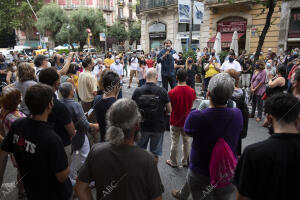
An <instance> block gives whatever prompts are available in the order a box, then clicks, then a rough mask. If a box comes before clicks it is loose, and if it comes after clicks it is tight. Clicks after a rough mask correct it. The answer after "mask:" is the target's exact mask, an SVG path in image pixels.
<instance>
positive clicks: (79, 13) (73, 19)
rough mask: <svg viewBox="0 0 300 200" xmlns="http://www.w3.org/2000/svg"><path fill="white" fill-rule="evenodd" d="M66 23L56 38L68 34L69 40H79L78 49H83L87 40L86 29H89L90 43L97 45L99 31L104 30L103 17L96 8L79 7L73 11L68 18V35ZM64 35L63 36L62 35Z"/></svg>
mask: <svg viewBox="0 0 300 200" xmlns="http://www.w3.org/2000/svg"><path fill="white" fill-rule="evenodd" d="M66 28H67V25H64V26H63V28H62V29H61V32H60V33H59V34H58V39H59V38H60V39H65V40H66V38H67V37H68V36H69V37H70V41H71V42H79V46H80V47H79V50H82V49H83V46H84V44H85V43H86V41H87V36H88V33H87V32H86V29H87V28H89V29H91V32H92V35H93V36H92V38H91V43H93V44H98V45H99V33H101V32H104V31H105V19H104V17H103V13H102V11H99V10H96V9H87V8H81V9H78V10H76V11H75V12H73V13H72V14H71V16H70V20H69V31H67V32H68V33H69V35H67V34H64V32H65V33H66ZM62 36H64V37H62Z"/></svg>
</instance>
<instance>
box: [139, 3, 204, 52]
mask: <svg viewBox="0 0 300 200" xmlns="http://www.w3.org/2000/svg"><path fill="white" fill-rule="evenodd" d="M137 13H138V17H139V19H140V20H141V29H142V30H141V45H142V49H143V50H144V51H145V52H149V51H150V50H151V49H152V48H154V49H156V50H159V49H161V48H162V47H163V41H164V40H166V39H169V40H171V41H172V42H173V46H174V45H175V43H178V42H179V43H181V45H182V49H183V50H186V49H187V44H188V39H189V24H184V23H179V18H178V1H177V0H159V1H158V0H141V1H140V5H139V7H137ZM204 19H206V22H207V21H208V19H209V13H208V12H205V14H204ZM204 24H205V22H204ZM204 24H202V25H201V26H200V25H194V26H193V34H192V35H193V37H192V47H193V49H195V48H197V47H199V45H200V44H201V43H202V40H204V38H208V37H209V35H208V29H207V28H206V29H205V28H204V29H203V30H202V26H203V25H204ZM200 30H201V34H202V35H201V34H200ZM200 46H201V45H200Z"/></svg>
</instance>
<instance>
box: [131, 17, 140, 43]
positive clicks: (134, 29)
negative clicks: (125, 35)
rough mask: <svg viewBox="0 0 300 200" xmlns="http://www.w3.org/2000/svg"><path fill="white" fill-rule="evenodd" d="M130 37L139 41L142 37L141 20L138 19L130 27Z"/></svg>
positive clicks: (132, 40)
mask: <svg viewBox="0 0 300 200" xmlns="http://www.w3.org/2000/svg"><path fill="white" fill-rule="evenodd" d="M129 39H130V42H131V43H132V42H134V41H137V42H139V41H140V39H141V22H140V21H138V22H136V23H134V24H133V25H132V26H131V27H130V28H129Z"/></svg>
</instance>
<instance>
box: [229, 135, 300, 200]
mask: <svg viewBox="0 0 300 200" xmlns="http://www.w3.org/2000/svg"><path fill="white" fill-rule="evenodd" d="M299 169H300V134H278V133H276V134H274V135H272V136H271V137H270V138H269V139H267V140H265V141H262V142H259V143H256V144H253V145H249V146H248V147H247V148H246V149H245V151H244V153H243V154H242V156H241V158H240V160H239V162H238V165H237V168H236V171H235V176H234V184H235V185H236V186H237V189H238V191H239V193H240V194H242V195H243V196H245V197H248V198H249V199H254V200H256V199H272V200H276V199H278V200H279V199H282V200H285V199H295V198H296V197H297V196H299V194H298V193H299V192H298V190H299V186H298V184H296V183H298V182H299V180H300V170H299Z"/></svg>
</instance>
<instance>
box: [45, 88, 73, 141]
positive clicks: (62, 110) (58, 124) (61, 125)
mask: <svg viewBox="0 0 300 200" xmlns="http://www.w3.org/2000/svg"><path fill="white" fill-rule="evenodd" d="M53 103H54V105H53V108H52V112H51V113H50V115H49V117H48V122H51V123H53V124H54V131H55V133H56V134H57V135H58V136H59V137H60V138H61V140H62V142H63V144H64V146H68V145H69V144H71V139H70V136H69V134H68V132H67V130H66V129H65V125H67V124H69V123H71V122H72V118H71V114H70V112H69V111H68V109H67V107H66V106H65V105H64V104H63V103H61V102H60V101H59V100H57V98H56V95H55V94H54V95H53Z"/></svg>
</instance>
